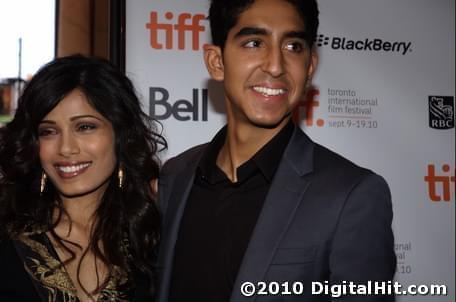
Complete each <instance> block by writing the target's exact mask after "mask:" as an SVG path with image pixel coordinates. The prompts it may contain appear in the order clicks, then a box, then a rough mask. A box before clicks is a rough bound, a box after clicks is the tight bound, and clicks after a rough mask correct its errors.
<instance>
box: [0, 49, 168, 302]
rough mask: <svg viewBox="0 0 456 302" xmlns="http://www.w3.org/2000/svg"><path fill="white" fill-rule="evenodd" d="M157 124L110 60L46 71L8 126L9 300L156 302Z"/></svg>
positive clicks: (4, 162)
mask: <svg viewBox="0 0 456 302" xmlns="http://www.w3.org/2000/svg"><path fill="white" fill-rule="evenodd" d="M151 125H153V124H152V123H151V121H150V120H149V118H148V117H147V116H146V115H145V114H144V113H143V112H142V111H141V107H140V103H139V100H138V98H137V97H136V95H135V93H134V88H133V86H132V83H131V82H130V81H129V80H128V79H127V78H126V77H125V76H124V75H123V74H122V73H121V72H119V71H118V70H117V69H116V68H115V67H113V66H112V65H110V64H109V63H108V62H107V61H102V60H99V59H92V58H85V57H83V56H70V57H65V58H60V59H56V60H55V61H53V62H51V63H49V64H47V65H46V66H44V67H43V68H42V69H41V70H40V71H38V73H37V74H36V75H35V76H34V77H33V79H32V80H31V81H30V83H29V84H28V85H27V87H26V88H25V90H24V93H23V95H22V97H21V98H20V100H19V105H18V108H17V111H16V114H15V116H14V119H13V120H12V121H11V122H10V123H9V124H7V125H6V127H4V128H2V129H0V267H1V268H2V272H1V273H0V301H151V296H152V295H153V273H152V271H151V262H152V258H153V256H154V251H155V247H156V245H157V241H158V236H159V232H158V228H159V215H158V211H157V209H156V206H155V202H154V193H153V192H152V190H151V188H150V185H149V184H150V183H151V181H153V180H154V179H156V178H157V176H158V168H159V167H158V164H157V161H158V160H157V158H156V153H157V148H158V146H157V145H160V144H162V145H163V147H165V144H166V143H165V142H164V140H163V138H162V137H161V136H160V135H159V134H157V133H156V132H154V131H153V128H152V127H151Z"/></svg>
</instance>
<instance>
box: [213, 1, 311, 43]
mask: <svg viewBox="0 0 456 302" xmlns="http://www.w3.org/2000/svg"><path fill="white" fill-rule="evenodd" d="M283 1H287V2H289V3H291V4H292V5H293V6H294V7H295V8H296V9H297V11H298V12H299V14H300V15H301V17H302V19H303V21H304V25H305V31H306V33H307V41H306V42H307V43H308V44H309V46H310V47H312V45H313V43H314V41H315V39H316V37H317V29H318V14H319V12H318V5H317V1H316V0H283ZM254 2H255V0H211V7H210V8H209V22H210V25H211V34H212V43H213V44H214V45H217V46H219V47H221V48H222V49H223V48H224V46H225V42H226V38H227V36H228V32H229V31H230V29H231V28H232V27H234V26H235V25H236V22H237V20H238V18H239V15H240V14H241V13H242V12H244V11H245V10H246V9H248V8H249V7H250V6H251V5H252V4H253V3H254Z"/></svg>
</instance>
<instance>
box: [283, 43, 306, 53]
mask: <svg viewBox="0 0 456 302" xmlns="http://www.w3.org/2000/svg"><path fill="white" fill-rule="evenodd" d="M285 49H286V50H289V51H292V52H297V53H299V52H302V51H303V49H304V45H303V44H302V43H301V42H290V43H287V44H286V45H285Z"/></svg>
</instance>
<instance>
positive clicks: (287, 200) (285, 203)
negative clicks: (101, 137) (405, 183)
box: [157, 127, 396, 302]
mask: <svg viewBox="0 0 456 302" xmlns="http://www.w3.org/2000/svg"><path fill="white" fill-rule="evenodd" d="M205 147H206V145H200V146H197V147H194V148H192V149H190V150H188V151H186V152H184V153H182V154H181V155H179V156H177V157H175V158H173V159H170V160H169V161H168V162H167V163H166V164H165V165H164V167H163V169H162V173H161V174H160V181H159V206H160V210H161V213H162V215H163V230H162V242H161V245H160V249H159V254H158V259H157V271H158V275H159V293H158V302H165V301H167V299H168V293H169V288H170V280H171V272H172V265H173V258H174V246H175V243H176V239H177V236H178V232H179V225H180V220H181V218H182V214H183V211H184V209H185V204H186V202H187V197H188V195H189V193H190V190H191V188H192V185H193V181H194V177H195V171H196V167H197V166H198V163H199V161H200V159H201V156H202V154H203V153H204V148H205ZM391 221H392V205H391V197H390V192H389V189H388V185H387V184H386V182H385V181H384V180H383V178H381V177H380V176H378V175H376V174H374V173H373V172H371V171H369V170H366V169H363V168H360V167H358V166H356V165H355V164H353V163H351V162H350V161H348V160H346V159H344V158H342V157H341V156H339V155H337V154H335V153H334V152H331V151H329V150H328V149H326V148H324V147H322V146H320V145H318V144H315V143H314V142H312V141H311V140H310V138H309V137H307V136H306V135H305V134H304V132H302V131H301V129H299V127H295V130H294V133H293V136H292V138H291V140H290V142H289V144H288V146H287V148H286V149H285V152H284V155H283V158H282V160H281V162H280V164H279V167H278V169H277V172H276V174H275V176H274V179H273V181H272V184H271V187H270V189H269V192H268V195H267V197H266V200H265V201H264V205H263V208H262V210H261V213H260V216H259V218H258V221H257V223H256V226H255V229H254V231H253V234H252V236H251V239H250V242H249V245H248V247H247V250H246V252H245V255H244V258H243V261H242V264H241V267H240V269H239V272H238V276H237V279H236V281H235V284H234V285H233V291H232V295H231V300H230V301H231V302H241V301H331V300H332V298H331V296H330V295H329V296H328V295H326V296H325V295H311V294H310V293H311V282H313V281H319V282H321V283H322V284H324V281H329V284H343V281H347V282H349V281H356V282H367V281H368V280H372V281H379V280H392V278H393V276H394V272H395V268H396V257H395V253H394V240H393V234H392V230H391ZM245 281H249V282H252V283H253V284H254V285H258V282H260V281H266V282H279V284H281V283H282V282H289V287H290V288H291V286H292V284H293V282H296V281H297V282H303V283H302V284H304V294H301V295H293V294H292V295H273V294H269V295H254V296H253V297H245V296H243V295H242V294H241V291H240V287H241V284H242V283H243V282H245ZM347 284H348V283H347ZM260 287H261V286H260ZM284 288H285V286H284V285H283V286H281V287H280V289H281V291H282V290H283V289H284ZM257 289H258V287H257ZM315 289H317V290H318V289H320V288H319V287H318V286H316V287H315ZM337 301H394V297H391V296H389V297H380V296H344V297H342V298H340V299H338V300H337ZM214 302H216V301H214Z"/></svg>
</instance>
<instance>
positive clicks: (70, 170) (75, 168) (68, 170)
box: [57, 164, 90, 173]
mask: <svg viewBox="0 0 456 302" xmlns="http://www.w3.org/2000/svg"><path fill="white" fill-rule="evenodd" d="M88 166H90V164H80V165H74V166H58V167H57V168H58V169H59V170H60V171H62V172H64V173H74V172H77V171H79V170H82V169H84V168H87V167H88Z"/></svg>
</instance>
